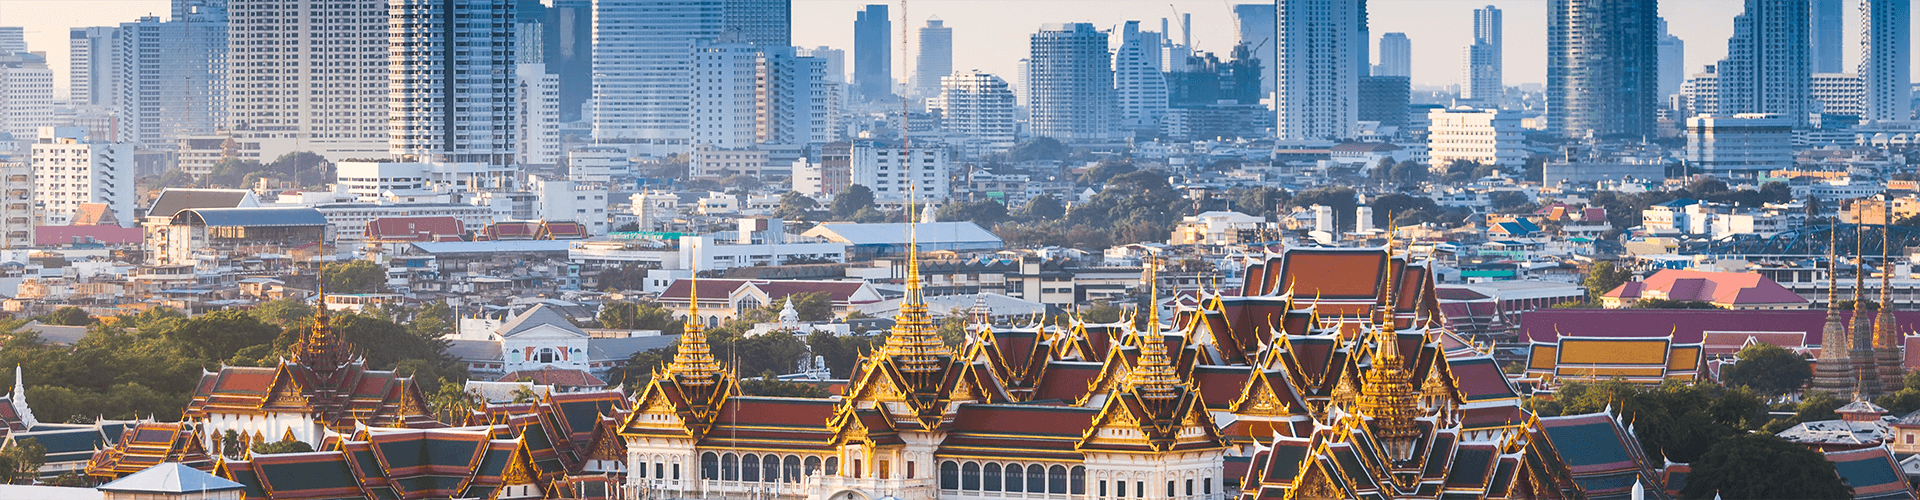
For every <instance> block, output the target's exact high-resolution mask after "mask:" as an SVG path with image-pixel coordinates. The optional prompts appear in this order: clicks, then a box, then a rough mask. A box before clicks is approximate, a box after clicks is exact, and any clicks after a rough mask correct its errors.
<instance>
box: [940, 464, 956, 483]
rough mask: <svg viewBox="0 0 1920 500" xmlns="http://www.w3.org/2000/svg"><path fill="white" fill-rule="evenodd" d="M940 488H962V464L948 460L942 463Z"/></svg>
mask: <svg viewBox="0 0 1920 500" xmlns="http://www.w3.org/2000/svg"><path fill="white" fill-rule="evenodd" d="M940 489H943V490H957V489H960V465H959V464H956V463H954V462H953V461H952V460H948V461H945V462H941V463H940Z"/></svg>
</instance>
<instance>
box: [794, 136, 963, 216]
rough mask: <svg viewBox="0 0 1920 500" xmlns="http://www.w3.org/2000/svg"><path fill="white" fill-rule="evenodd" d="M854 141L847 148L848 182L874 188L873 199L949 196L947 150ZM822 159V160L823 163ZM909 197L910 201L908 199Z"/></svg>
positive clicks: (917, 199) (921, 200)
mask: <svg viewBox="0 0 1920 500" xmlns="http://www.w3.org/2000/svg"><path fill="white" fill-rule="evenodd" d="M902 149H903V148H901V147H899V146H885V145H880V144H875V143H856V144H854V145H853V146H852V147H851V148H850V150H849V152H848V153H849V157H850V160H851V161H850V165H849V168H848V173H849V181H851V183H853V184H859V185H862V186H866V187H868V188H869V189H872V190H873V201H874V202H875V203H881V204H904V203H906V202H908V201H914V202H917V203H932V204H939V203H941V202H943V201H946V200H947V199H948V198H949V197H950V196H952V194H953V191H952V189H950V187H951V181H950V180H949V177H951V173H952V172H951V168H952V166H951V165H950V164H949V163H948V158H947V155H948V150H947V149H946V148H940V147H915V148H913V149H911V150H905V151H903V150H902ZM822 163H825V162H824V159H823V162H822ZM909 198H911V200H909Z"/></svg>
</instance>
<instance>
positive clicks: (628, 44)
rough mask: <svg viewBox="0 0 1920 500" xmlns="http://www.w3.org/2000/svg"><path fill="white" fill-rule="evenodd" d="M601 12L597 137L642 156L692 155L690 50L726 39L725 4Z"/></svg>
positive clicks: (701, 0)
mask: <svg viewBox="0 0 1920 500" xmlns="http://www.w3.org/2000/svg"><path fill="white" fill-rule="evenodd" d="M593 8H594V22H595V24H594V25H595V29H594V34H593V52H594V57H593V82H594V83H593V86H594V89H595V90H594V96H593V113H592V114H593V138H594V140H595V141H597V142H599V143H601V144H607V145H613V144H618V145H621V146H622V147H626V148H627V149H628V152H630V153H633V154H636V155H638V156H666V155H668V154H675V153H685V152H687V151H689V150H690V149H691V147H692V139H693V129H692V126H693V125H692V124H693V117H692V115H691V113H692V99H693V68H692V58H690V57H689V52H688V51H689V50H691V49H692V48H693V44H694V42H695V41H696V40H712V39H713V38H715V37H717V36H719V35H720V32H721V26H722V24H721V17H722V10H723V8H722V5H721V2H720V0H597V1H595V2H594V3H593Z"/></svg>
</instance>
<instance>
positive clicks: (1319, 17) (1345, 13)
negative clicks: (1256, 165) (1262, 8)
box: [1267, 0, 1369, 141]
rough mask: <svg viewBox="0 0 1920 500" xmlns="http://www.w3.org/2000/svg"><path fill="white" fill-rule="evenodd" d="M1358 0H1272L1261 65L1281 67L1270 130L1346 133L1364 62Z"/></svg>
mask: <svg viewBox="0 0 1920 500" xmlns="http://www.w3.org/2000/svg"><path fill="white" fill-rule="evenodd" d="M1361 5H1362V4H1361V3H1360V2H1353V1H1350V0H1276V3H1275V8H1277V9H1279V11H1280V12H1279V14H1278V19H1279V26H1277V29H1276V31H1275V34H1276V38H1275V39H1274V41H1273V45H1274V50H1275V54H1274V57H1273V58H1272V59H1271V61H1270V62H1268V63H1267V67H1280V68H1287V70H1286V71H1281V72H1279V76H1278V77H1277V81H1275V82H1274V84H1275V86H1276V88H1277V89H1278V90H1277V92H1276V93H1277V99H1276V101H1275V105H1274V109H1275V112H1276V113H1277V117H1276V121H1275V122H1274V123H1275V125H1276V128H1275V131H1276V132H1277V133H1278V134H1279V138H1280V140H1283V141H1303V140H1327V139H1343V138H1347V137H1352V136H1353V134H1354V126H1355V124H1356V122H1357V121H1358V120H1359V96H1360V91H1359V85H1360V75H1359V74H1358V73H1359V71H1360V70H1361V69H1363V65H1365V64H1366V60H1367V57H1366V53H1367V42H1368V41H1369V40H1368V37H1367V35H1366V28H1365V26H1366V23H1365V22H1364V21H1362V19H1364V18H1363V17H1362V16H1363V15H1364V14H1363V13H1361V12H1360V6H1361Z"/></svg>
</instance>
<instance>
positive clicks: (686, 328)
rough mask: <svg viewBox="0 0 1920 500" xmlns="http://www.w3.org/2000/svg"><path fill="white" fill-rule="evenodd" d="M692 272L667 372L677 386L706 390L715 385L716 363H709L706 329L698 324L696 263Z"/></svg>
mask: <svg viewBox="0 0 1920 500" xmlns="http://www.w3.org/2000/svg"><path fill="white" fill-rule="evenodd" d="M692 268H693V277H692V278H691V279H688V280H687V321H686V323H684V325H683V326H681V333H680V349H679V350H678V351H677V352H675V353H674V355H673V365H672V366H671V367H669V368H668V370H667V371H669V372H671V373H673V376H674V380H677V381H679V382H680V383H681V384H685V385H691V386H706V385H712V384H715V383H718V382H719V378H720V377H719V374H720V363H719V362H718V361H715V360H714V359H713V347H712V346H710V345H707V333H706V326H705V324H704V322H702V321H701V320H700V262H699V260H697V259H696V260H695V261H694V263H693V265H692Z"/></svg>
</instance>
